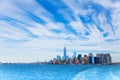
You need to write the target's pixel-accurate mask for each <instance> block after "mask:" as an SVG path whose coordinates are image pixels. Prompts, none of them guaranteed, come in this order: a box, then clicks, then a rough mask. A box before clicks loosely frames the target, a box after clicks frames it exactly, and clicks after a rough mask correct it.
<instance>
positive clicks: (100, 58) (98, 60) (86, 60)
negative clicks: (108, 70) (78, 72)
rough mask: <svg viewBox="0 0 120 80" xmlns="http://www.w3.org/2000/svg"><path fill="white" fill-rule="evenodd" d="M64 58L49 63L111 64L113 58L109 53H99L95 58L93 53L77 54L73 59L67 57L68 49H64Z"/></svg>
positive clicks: (54, 59) (58, 57)
mask: <svg viewBox="0 0 120 80" xmlns="http://www.w3.org/2000/svg"><path fill="white" fill-rule="evenodd" d="M63 54H64V55H63V57H61V56H59V55H57V57H56V58H53V59H52V60H50V61H49V63H50V64H111V63H112V58H111V55H110V54H109V53H106V54H103V53H97V54H96V56H94V55H93V54H92V53H89V54H88V55H83V56H82V54H78V55H76V52H74V53H73V56H72V57H69V56H68V55H67V49H66V47H64V50H63Z"/></svg>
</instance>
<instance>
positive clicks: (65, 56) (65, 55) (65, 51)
mask: <svg viewBox="0 0 120 80" xmlns="http://www.w3.org/2000/svg"><path fill="white" fill-rule="evenodd" d="M66 53H67V50H66V47H64V56H63V57H64V59H66V58H67V54H66Z"/></svg>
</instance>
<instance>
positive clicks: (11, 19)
mask: <svg viewBox="0 0 120 80" xmlns="http://www.w3.org/2000/svg"><path fill="white" fill-rule="evenodd" d="M64 46H66V47H67V49H68V51H67V52H68V53H67V54H68V55H72V53H73V51H76V52H77V53H86V54H87V53H89V52H110V53H112V55H113V60H114V61H116V60H118V58H119V57H120V54H119V52H120V51H119V50H120V47H119V46H120V1H119V0H99V1H98V0H0V61H2V62H33V61H44V60H49V59H51V58H53V57H55V56H56V55H61V56H62V55H63V47H64Z"/></svg>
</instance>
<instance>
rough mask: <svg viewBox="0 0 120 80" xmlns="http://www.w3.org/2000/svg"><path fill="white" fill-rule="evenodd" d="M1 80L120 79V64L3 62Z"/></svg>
mask: <svg viewBox="0 0 120 80" xmlns="http://www.w3.org/2000/svg"><path fill="white" fill-rule="evenodd" d="M0 80H120V65H109V66H107V65H40V64H1V65H0Z"/></svg>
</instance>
